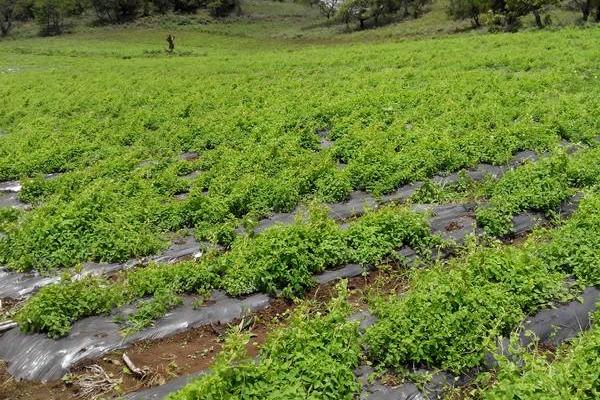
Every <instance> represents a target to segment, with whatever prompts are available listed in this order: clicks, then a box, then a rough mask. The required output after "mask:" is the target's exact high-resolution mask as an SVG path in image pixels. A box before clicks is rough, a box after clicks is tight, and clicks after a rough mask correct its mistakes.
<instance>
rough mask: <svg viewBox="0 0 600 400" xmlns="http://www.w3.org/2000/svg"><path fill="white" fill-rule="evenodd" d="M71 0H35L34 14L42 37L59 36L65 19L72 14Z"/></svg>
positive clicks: (72, 5) (72, 3) (72, 4)
mask: <svg viewBox="0 0 600 400" xmlns="http://www.w3.org/2000/svg"><path fill="white" fill-rule="evenodd" d="M74 8H75V2H74V1H73V0H36V1H35V3H34V14H35V19H36V20H37V23H38V25H39V26H40V28H41V33H42V34H43V35H60V34H61V33H63V30H64V21H65V17H67V16H68V15H69V14H71V13H72V12H73V10H74Z"/></svg>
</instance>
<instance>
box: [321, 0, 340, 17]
mask: <svg viewBox="0 0 600 400" xmlns="http://www.w3.org/2000/svg"><path fill="white" fill-rule="evenodd" d="M341 3H342V0H319V3H318V5H319V10H320V11H321V14H323V15H324V16H325V17H327V19H329V18H331V17H333V16H334V15H335V13H336V12H337V10H338V8H340V4H341Z"/></svg>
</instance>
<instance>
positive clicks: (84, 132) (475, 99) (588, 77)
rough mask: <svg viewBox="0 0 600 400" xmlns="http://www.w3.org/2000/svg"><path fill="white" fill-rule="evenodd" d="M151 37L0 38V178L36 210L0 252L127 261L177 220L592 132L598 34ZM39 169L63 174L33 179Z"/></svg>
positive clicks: (323, 194)
mask: <svg viewBox="0 0 600 400" xmlns="http://www.w3.org/2000/svg"><path fill="white" fill-rule="evenodd" d="M163 34H164V32H160V31H146V32H136V33H133V34H131V33H130V32H123V31H119V30H115V31H114V32H112V33H110V34H109V35H107V36H106V37H105V36H102V35H99V34H97V33H93V32H92V33H87V34H84V35H82V36H77V37H72V38H68V39H36V40H27V41H15V42H10V41H7V42H2V43H1V44H0V47H1V48H2V50H3V51H2V55H1V56H0V65H1V67H0V68H2V70H3V71H4V70H6V71H8V70H9V69H10V71H11V72H10V73H9V72H7V73H2V74H0V81H1V83H2V84H1V85H0V90H1V94H2V95H1V96H0V98H1V99H2V100H0V101H1V108H0V109H1V111H0V126H2V129H3V130H5V131H6V132H8V133H7V134H6V135H2V136H1V137H0V154H1V155H2V157H0V179H2V180H7V179H16V178H21V179H22V180H23V181H24V192H23V195H22V196H23V199H24V200H27V201H30V202H32V203H33V204H34V205H35V207H34V209H33V210H32V211H31V212H27V213H22V214H21V215H20V217H19V219H18V222H17V223H9V224H6V223H2V224H0V226H2V227H3V228H2V229H3V230H4V233H5V234H6V237H3V239H0V247H1V248H2V250H1V251H0V261H1V262H2V263H4V264H7V265H8V266H9V267H11V268H14V269H18V270H30V269H37V270H41V271H48V270H53V269H56V268H64V267H72V266H75V265H77V264H78V263H81V262H84V261H88V260H91V261H111V262H112V261H123V260H125V259H127V258H129V257H132V256H141V255H146V254H150V253H152V252H155V251H156V250H157V249H159V248H161V246H164V245H165V242H164V240H163V239H164V235H165V233H167V232H170V231H176V230H179V229H182V228H194V229H196V232H197V236H198V237H199V238H202V239H210V240H212V241H219V242H221V243H223V244H230V243H231V241H232V240H233V229H234V227H235V226H237V225H238V223H239V220H240V219H247V220H256V218H258V217H259V216H261V215H266V214H269V213H271V212H275V211H289V210H291V209H293V207H294V206H295V205H296V204H297V203H298V202H299V201H302V200H305V199H309V198H312V197H316V198H318V199H322V200H325V201H337V200H340V199H343V198H344V197H346V196H347V195H348V193H349V191H350V190H351V189H364V190H367V191H371V192H373V193H375V194H383V193H386V192H389V191H391V190H393V189H394V188H396V187H398V186H399V185H401V184H402V183H406V182H410V181H414V180H417V179H423V178H426V177H428V176H431V175H433V174H434V173H436V172H439V171H453V170H457V169H459V168H462V167H466V166H470V165H474V164H475V163H478V162H491V163H496V164H502V163H504V162H506V161H507V160H508V159H509V158H510V156H511V154H513V153H514V152H516V151H518V150H521V149H536V150H540V151H541V150H545V149H549V148H552V147H553V146H554V145H556V143H558V141H559V140H560V139H561V138H567V139H570V140H573V141H578V140H584V141H585V140H590V139H591V138H592V137H594V136H595V135H596V134H597V132H598V120H597V118H595V115H597V111H598V108H599V103H598V99H599V98H600V96H598V93H597V87H598V85H596V84H595V82H596V80H597V77H596V76H595V72H594V71H596V70H597V69H598V62H599V60H598V57H597V52H595V51H594V46H593V43H595V41H597V36H598V31H597V30H593V29H565V30H562V31H558V32H551V31H545V32H534V33H532V32H527V33H519V34H515V35H464V36H457V37H452V38H443V39H436V40H422V41H410V42H403V43H377V44H360V43H357V44H352V45H347V46H337V45H324V44H322V45H318V46H314V47H302V46H299V45H298V44H297V43H287V42H283V43H284V44H283V46H284V47H283V48H284V49H285V50H284V51H281V50H277V51H274V50H273V48H272V46H271V43H272V42H267V43H263V42H261V41H259V40H257V39H254V38H252V37H247V38H244V39H242V40H241V42H240V41H238V38H237V37H233V38H228V37H225V36H218V37H216V36H215V35H214V34H211V33H202V32H200V33H198V32H194V33H193V34H192V32H188V31H186V32H184V33H182V35H181V39H180V46H181V50H182V52H183V50H184V49H186V51H187V49H189V51H190V52H191V53H190V54H181V56H179V57H177V56H173V57H167V56H164V55H161V54H160V53H159V54H148V53H147V52H148V51H151V50H152V49H156V47H157V46H158V47H160V46H161V44H160V43H161V42H162V40H163V38H162V36H163ZM244 46H247V48H244ZM442 77H443V79H441V78H442ZM66 82H68V84H66ZM474 82H476V83H477V84H476V85H474ZM123 88H127V89H126V90H123ZM500 93H501V95H500ZM556 93H561V96H556ZM300 100H301V101H300ZM318 130H328V132H329V133H328V136H329V138H330V139H331V140H333V142H334V145H333V146H332V147H331V148H330V149H327V150H320V149H319V146H318V136H317V135H316V132H317V131H318ZM185 151H195V152H197V153H198V154H199V159H198V160H195V161H192V162H188V161H185V160H182V159H180V157H179V155H180V154H181V153H183V152H185ZM339 163H343V164H345V165H346V168H344V169H343V170H340V169H339V165H338V164H339ZM194 170H199V171H200V174H199V175H197V176H196V177H194V178H192V179H186V178H185V176H186V175H187V174H188V173H189V172H191V171H194ZM51 172H64V174H63V175H61V176H59V177H57V178H55V179H53V180H49V181H44V180H42V179H39V178H36V176H41V175H44V174H46V173H51ZM29 177H32V179H30V178H29ZM187 190H189V191H190V194H189V196H188V197H187V198H185V199H178V198H176V197H174V195H175V194H178V193H180V192H182V191H187Z"/></svg>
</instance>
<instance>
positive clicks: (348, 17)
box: [338, 0, 372, 29]
mask: <svg viewBox="0 0 600 400" xmlns="http://www.w3.org/2000/svg"><path fill="white" fill-rule="evenodd" d="M371 6H372V4H371V1H370V0H346V1H345V2H344V3H342V6H341V7H340V8H339V10H338V17H339V18H340V19H341V20H342V21H343V22H345V23H346V24H349V23H350V22H351V21H358V23H359V27H360V29H364V28H365V22H366V21H367V20H368V19H369V18H370V17H371Z"/></svg>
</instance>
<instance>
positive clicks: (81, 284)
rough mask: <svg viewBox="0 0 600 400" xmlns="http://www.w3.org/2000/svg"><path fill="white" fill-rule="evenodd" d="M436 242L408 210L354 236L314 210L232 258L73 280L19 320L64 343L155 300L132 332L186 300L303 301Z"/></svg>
mask: <svg viewBox="0 0 600 400" xmlns="http://www.w3.org/2000/svg"><path fill="white" fill-rule="evenodd" d="M436 242H439V240H438V239H436V238H434V237H432V236H431V233H430V230H429V227H428V225H427V222H426V216H425V215H424V214H417V213H414V212H411V211H408V210H407V209H405V208H399V207H385V208H382V209H379V210H376V211H372V212H369V213H367V214H366V215H365V216H363V217H361V218H359V219H357V220H355V221H353V222H351V223H350V225H349V227H348V228H347V229H343V228H342V227H341V226H339V225H338V224H336V223H335V222H334V221H333V220H332V219H330V218H329V217H327V216H326V215H325V214H324V213H322V212H320V211H319V210H314V211H313V212H312V213H311V215H310V217H309V218H308V219H307V220H299V221H297V222H296V223H294V224H292V225H289V226H275V227H273V228H270V229H268V230H267V231H265V232H264V233H263V234H261V235H259V236H256V237H254V238H248V237H239V238H237V239H236V240H235V241H234V243H233V245H232V247H231V250H230V251H229V252H226V253H224V254H222V255H218V254H213V255H207V256H206V257H204V258H203V259H202V260H201V261H200V262H183V263H178V264H175V265H152V266H149V267H145V268H139V269H135V270H132V271H129V272H125V273H123V274H121V275H120V276H119V277H118V278H116V280H114V281H109V280H108V279H105V278H95V277H88V278H83V279H80V280H71V279H70V278H68V277H65V279H63V281H61V283H59V284H56V285H51V286H48V287H45V288H42V289H41V290H40V291H39V292H38V293H36V294H35V295H34V296H33V297H32V298H31V299H29V300H28V301H27V303H26V304H25V305H24V306H23V308H22V309H21V310H20V311H19V313H18V314H17V315H16V320H17V321H18V322H19V324H20V326H21V329H23V330H24V331H27V332H46V333H48V335H49V336H51V337H59V336H62V335H65V334H67V333H68V332H69V331H70V327H71V325H72V324H73V322H75V321H77V320H78V319H81V318H83V317H86V316H91V315H98V314H103V313H108V312H110V311H111V310H112V309H114V308H115V307H118V306H121V305H123V304H126V303H129V302H132V301H134V300H136V299H141V298H143V297H147V296H151V297H152V299H151V300H150V301H146V302H144V303H142V305H141V306H140V307H138V309H137V311H136V313H134V314H133V315H132V316H130V317H129V321H128V322H129V325H130V326H129V328H137V329H139V328H142V327H145V326H147V325H149V324H151V323H152V321H153V320H155V319H156V318H158V317H160V316H162V315H164V313H165V312H166V311H167V310H168V309H170V308H172V307H173V306H175V305H177V304H178V301H179V297H178V296H179V295H180V294H182V293H186V292H187V293H201V294H203V295H206V294H207V293H208V292H210V291H211V290H213V289H224V290H225V291H226V292H227V293H229V294H231V295H235V296H238V295H243V294H250V293H254V292H257V291H263V292H266V293H272V294H275V293H278V294H282V295H284V296H287V297H293V296H298V295H301V294H302V293H303V292H304V291H305V290H306V289H308V288H309V287H311V286H313V285H314V281H313V275H314V274H315V273H318V272H322V271H324V270H325V269H327V268H334V267H340V266H342V265H344V264H347V263H358V264H362V265H377V264H379V263H382V262H386V261H402V260H401V257H400V256H398V255H397V253H396V251H397V250H398V249H400V248H401V247H402V246H404V245H409V246H411V247H412V248H413V249H415V250H417V251H418V252H424V251H428V250H429V249H430V247H431V246H432V245H433V244H434V243H436Z"/></svg>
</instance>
